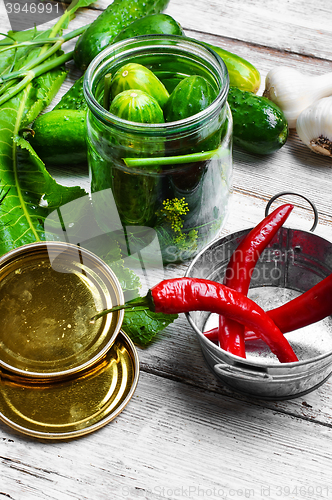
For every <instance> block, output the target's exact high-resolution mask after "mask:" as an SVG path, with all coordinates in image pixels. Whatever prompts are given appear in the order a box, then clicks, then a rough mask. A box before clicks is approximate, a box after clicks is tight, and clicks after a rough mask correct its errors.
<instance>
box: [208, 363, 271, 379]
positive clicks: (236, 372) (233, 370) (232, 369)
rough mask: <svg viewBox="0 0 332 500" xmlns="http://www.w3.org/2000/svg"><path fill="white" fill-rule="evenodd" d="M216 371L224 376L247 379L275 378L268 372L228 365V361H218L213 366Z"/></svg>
mask: <svg viewBox="0 0 332 500" xmlns="http://www.w3.org/2000/svg"><path fill="white" fill-rule="evenodd" d="M213 369H214V371H215V372H216V373H217V374H218V375H220V376H221V377H222V376H225V377H228V378H230V377H231V378H234V379H240V380H247V381H259V380H264V381H269V380H273V377H272V376H271V375H269V374H268V373H266V372H261V371H256V370H246V369H244V368H238V367H236V366H232V365H228V364H226V363H218V364H216V365H214V367H213Z"/></svg>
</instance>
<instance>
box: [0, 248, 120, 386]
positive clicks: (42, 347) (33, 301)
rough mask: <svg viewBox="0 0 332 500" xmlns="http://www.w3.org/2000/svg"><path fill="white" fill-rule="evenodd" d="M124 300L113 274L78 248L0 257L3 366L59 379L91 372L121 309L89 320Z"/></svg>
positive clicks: (109, 339)
mask: <svg viewBox="0 0 332 500" xmlns="http://www.w3.org/2000/svg"><path fill="white" fill-rule="evenodd" d="M53 252H54V253H55V254H56V259H55V261H54V262H56V266H54V265H53V264H54V262H52V253H53ZM51 262H52V264H51ZM123 300H124V299H123V293H122V290H121V287H120V284H119V282H118V280H117V278H116V276H115V275H114V273H113V272H112V271H111V269H110V268H109V267H108V266H107V265H106V264H105V263H104V262H103V261H102V260H101V259H99V258H98V257H96V256H95V255H94V254H93V253H91V252H89V251H87V250H85V249H83V248H80V247H78V246H76V245H70V244H67V243H60V242H59V243H57V242H48V243H35V244H30V245H25V246H23V247H20V248H18V249H16V250H13V251H12V252H9V253H8V254H6V255H5V256H3V257H2V258H1V259H0V315H1V321H2V326H1V331H0V367H1V368H4V369H5V370H10V371H12V372H14V373H16V374H17V375H21V376H24V377H26V376H31V377H35V378H41V379H42V378H44V379H45V378H47V379H56V378H59V377H60V378H61V377H64V376H68V375H70V374H73V373H77V372H80V371H81V370H84V369H86V368H88V367H90V366H92V365H93V364H94V363H96V362H97V361H98V360H99V359H100V358H101V357H102V356H104V355H105V353H106V352H107V351H108V349H109V348H110V346H111V345H112V344H113V342H114V340H115V338H116V336H117V335H118V333H119V331H120V328H121V324H122V320H123V311H120V312H117V313H114V314H110V315H108V316H106V317H104V318H100V320H98V321H96V322H95V323H91V322H90V318H91V317H92V316H93V315H94V314H95V313H96V311H98V310H102V309H105V308H109V307H112V306H113V305H117V304H121V303H123Z"/></svg>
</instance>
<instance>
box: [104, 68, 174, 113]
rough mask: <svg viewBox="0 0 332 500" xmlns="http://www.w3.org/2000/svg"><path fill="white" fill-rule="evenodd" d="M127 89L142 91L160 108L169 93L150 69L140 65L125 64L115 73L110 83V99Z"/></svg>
mask: <svg viewBox="0 0 332 500" xmlns="http://www.w3.org/2000/svg"><path fill="white" fill-rule="evenodd" d="M129 89H138V90H143V91H144V92H146V93H147V94H149V95H151V96H152V97H154V98H155V99H156V100H157V101H158V103H159V105H160V107H161V108H163V107H164V106H165V104H166V102H167V101H168V98H169V93H168V92H167V90H166V88H165V86H164V85H163V84H162V83H161V81H160V80H159V79H158V78H157V77H156V75H155V74H154V73H153V72H152V71H151V70H150V69H148V68H146V67H145V66H142V65H141V64H136V63H128V64H125V65H124V66H122V67H121V68H120V69H119V70H118V71H117V72H116V73H115V75H114V77H113V78H112V82H111V99H114V97H115V96H116V95H118V94H120V93H121V92H123V91H124V90H129Z"/></svg>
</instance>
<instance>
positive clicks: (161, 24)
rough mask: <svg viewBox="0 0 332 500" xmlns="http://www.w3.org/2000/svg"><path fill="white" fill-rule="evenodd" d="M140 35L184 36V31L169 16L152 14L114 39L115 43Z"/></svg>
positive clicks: (137, 21) (137, 20)
mask: <svg viewBox="0 0 332 500" xmlns="http://www.w3.org/2000/svg"><path fill="white" fill-rule="evenodd" d="M140 35H178V36H184V31H183V29H182V27H181V26H180V24H179V23H178V22H177V21H175V19H173V18H172V17H171V16H169V15H168V14H150V15H149V16H145V17H142V18H140V19H136V20H135V21H133V22H132V23H131V24H129V26H127V27H126V28H124V29H123V30H122V31H121V32H120V33H119V34H118V35H117V36H116V37H115V38H114V40H113V43H115V42H120V41H121V40H125V39H127V38H132V37H134V36H140Z"/></svg>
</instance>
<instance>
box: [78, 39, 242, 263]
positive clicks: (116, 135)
mask: <svg viewBox="0 0 332 500" xmlns="http://www.w3.org/2000/svg"><path fill="white" fill-rule="evenodd" d="M130 62H135V63H139V64H142V65H144V66H146V67H148V68H149V69H150V70H152V71H153V72H154V73H155V74H156V76H157V77H158V78H159V79H160V80H161V81H162V82H163V83H164V85H165V86H166V88H167V90H168V92H169V93H171V92H172V90H173V89H174V87H175V86H176V84H177V83H179V82H180V81H181V80H182V79H183V78H185V77H187V76H190V75H200V76H203V77H204V78H205V79H207V80H208V82H209V83H210V84H211V85H212V87H213V88H214V90H215V95H216V98H215V99H214V101H213V102H212V104H211V105H210V106H208V107H207V108H206V109H204V110H203V111H201V112H199V113H197V114H195V115H193V116H190V117H188V118H185V119H182V120H179V121H174V122H166V123H159V124H147V123H136V122H132V121H127V120H124V119H121V118H119V117H117V116H115V115H113V114H111V113H110V112H109V111H108V110H107V109H105V108H104V107H103V97H104V82H105V75H108V74H114V73H115V72H116V71H117V70H118V69H119V68H120V67H121V66H123V65H125V64H127V63H130ZM228 88H229V78H228V72H227V68H226V66H225V64H224V62H223V61H222V60H221V59H220V57H219V56H218V55H217V54H215V53H214V52H213V51H211V50H210V49H209V48H207V47H206V46H204V45H203V44H201V43H200V42H197V41H195V40H192V39H189V38H182V37H174V36H165V35H162V36H161V35H148V36H141V37H137V38H132V39H130V40H124V41H121V42H119V43H117V44H114V45H112V46H110V47H108V48H107V49H105V50H104V51H102V52H101V53H100V54H99V55H98V56H97V57H96V58H95V59H94V60H93V61H92V63H91V64H90V66H89V68H88V69H87V71H86V74H85V79H84V94H85V98H86V101H87V104H88V114H87V143H88V162H89V170H90V178H91V192H92V193H95V192H100V191H105V196H113V197H114V202H115V206H116V208H117V211H118V214H116V217H118V216H119V217H120V220H121V224H122V226H123V228H126V231H127V234H128V235H129V237H130V234H131V230H130V228H133V227H135V231H134V232H133V234H134V237H135V240H136V242H137V239H138V238H139V231H138V229H137V228H141V231H142V241H143V240H144V228H149V229H150V232H148V234H149V235H150V236H151V228H152V229H153V230H154V231H155V233H156V234H157V237H158V240H159V244H160V249H161V253H162V258H163V262H164V264H169V263H177V262H183V261H186V260H188V259H191V258H192V257H194V256H195V255H196V254H197V253H198V252H199V251H200V250H201V249H202V248H203V247H204V246H205V245H206V244H207V243H209V242H210V241H211V240H212V239H214V238H215V237H216V236H217V235H218V233H219V232H220V230H221V228H222V226H223V225H224V222H225V218H226V215H227V211H228V205H229V198H230V194H231V191H232V117H231V113H230V110H229V106H228V104H227V94H228ZM197 153H199V154H198V155H197ZM203 153H204V154H203ZM190 155H193V156H190ZM124 158H125V159H129V161H130V159H131V161H132V160H133V159H134V160H135V161H136V164H135V161H134V166H128V162H127V163H126V162H125V161H124ZM152 158H156V160H153V161H151V159H152ZM147 159H148V160H149V161H146V160H147ZM137 160H138V161H137ZM105 206H107V204H105ZM98 208H99V209H100V211H101V215H100V219H102V221H103V222H102V224H103V225H104V227H103V229H104V230H105V231H107V227H105V224H106V226H107V222H106V223H105V221H107V217H108V218H109V220H110V227H111V226H112V222H111V221H112V218H113V215H112V214H111V213H109V214H105V213H104V214H103V213H102V211H103V207H102V206H101V207H98ZM119 229H120V228H119ZM112 230H114V226H112Z"/></svg>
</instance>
